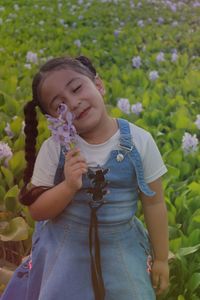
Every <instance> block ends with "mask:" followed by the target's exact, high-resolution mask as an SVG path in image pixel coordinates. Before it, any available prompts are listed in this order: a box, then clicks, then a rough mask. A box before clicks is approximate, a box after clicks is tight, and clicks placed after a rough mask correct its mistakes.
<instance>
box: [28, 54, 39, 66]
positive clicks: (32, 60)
mask: <svg viewBox="0 0 200 300" xmlns="http://www.w3.org/2000/svg"><path fill="white" fill-rule="evenodd" d="M26 62H27V63H34V64H37V63H38V57H37V53H34V52H32V51H28V52H27V54H26Z"/></svg>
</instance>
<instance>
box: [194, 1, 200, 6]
mask: <svg viewBox="0 0 200 300" xmlns="http://www.w3.org/2000/svg"><path fill="white" fill-rule="evenodd" d="M192 6H193V7H200V2H199V1H196V2H193V4H192Z"/></svg>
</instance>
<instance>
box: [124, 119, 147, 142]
mask: <svg viewBox="0 0 200 300" xmlns="http://www.w3.org/2000/svg"><path fill="white" fill-rule="evenodd" d="M129 127H130V133H131V137H132V140H133V143H135V144H141V145H144V144H146V143H148V141H149V140H150V139H152V135H151V134H150V132H148V131H147V130H145V129H143V128H142V127H139V126H137V125H135V124H133V123H131V122H129Z"/></svg>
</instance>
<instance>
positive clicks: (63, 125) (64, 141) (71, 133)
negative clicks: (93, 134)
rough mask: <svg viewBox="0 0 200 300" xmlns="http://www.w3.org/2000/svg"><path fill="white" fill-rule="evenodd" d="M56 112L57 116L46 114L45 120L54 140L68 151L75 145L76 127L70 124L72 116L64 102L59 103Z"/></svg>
mask: <svg viewBox="0 0 200 300" xmlns="http://www.w3.org/2000/svg"><path fill="white" fill-rule="evenodd" d="M58 113H59V117H58V118H54V117H52V116H50V115H47V114H46V117H47V120H48V121H49V123H50V124H49V126H48V128H49V129H50V130H51V133H52V137H53V139H54V141H55V142H57V143H60V145H61V146H64V147H65V150H66V151H68V150H70V149H72V148H73V147H74V146H75V144H76V139H77V132H76V128H75V127H74V125H73V124H72V123H73V120H74V116H73V114H72V113H71V112H70V111H69V110H68V107H67V105H66V104H64V103H62V104H60V106H59V108H58Z"/></svg>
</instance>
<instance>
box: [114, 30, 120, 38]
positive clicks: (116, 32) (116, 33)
mask: <svg viewBox="0 0 200 300" xmlns="http://www.w3.org/2000/svg"><path fill="white" fill-rule="evenodd" d="M119 34H120V30H117V29H116V30H114V36H115V37H116V38H117V37H118V36H119Z"/></svg>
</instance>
